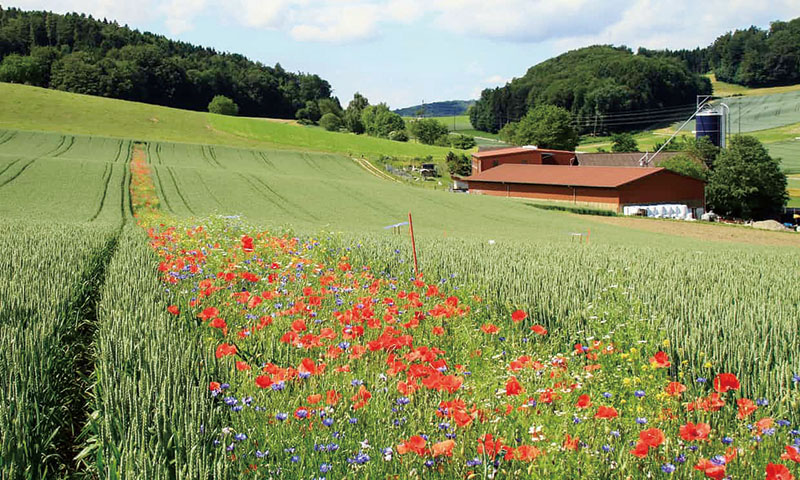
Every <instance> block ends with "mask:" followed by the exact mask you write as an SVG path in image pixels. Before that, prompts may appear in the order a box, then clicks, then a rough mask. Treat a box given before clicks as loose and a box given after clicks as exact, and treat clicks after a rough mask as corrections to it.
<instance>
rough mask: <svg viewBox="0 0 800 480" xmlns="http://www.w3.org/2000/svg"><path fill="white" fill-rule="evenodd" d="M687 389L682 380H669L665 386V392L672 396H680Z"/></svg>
mask: <svg viewBox="0 0 800 480" xmlns="http://www.w3.org/2000/svg"><path fill="white" fill-rule="evenodd" d="M685 391H686V385H684V384H682V383H680V382H669V383H668V384H667V386H666V387H665V388H664V392H666V394H667V395H669V396H670V397H678V396H680V394H682V393H683V392H685Z"/></svg>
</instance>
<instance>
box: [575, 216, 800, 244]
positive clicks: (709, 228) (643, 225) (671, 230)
mask: <svg viewBox="0 0 800 480" xmlns="http://www.w3.org/2000/svg"><path fill="white" fill-rule="evenodd" d="M583 218H591V220H592V221H593V222H598V223H605V224H608V225H616V226H619V227H626V228H633V229H636V230H644V231H647V232H655V233H665V234H668V235H679V236H682V237H691V238H697V239H701V240H711V241H718V242H735V243H744V244H749V245H766V246H779V247H800V233H791V232H770V231H766V230H757V229H754V228H751V227H746V226H739V225H725V224H713V223H700V222H685V221H681V220H657V219H648V218H633V217H599V216H593V217H585V216H584V217H583Z"/></svg>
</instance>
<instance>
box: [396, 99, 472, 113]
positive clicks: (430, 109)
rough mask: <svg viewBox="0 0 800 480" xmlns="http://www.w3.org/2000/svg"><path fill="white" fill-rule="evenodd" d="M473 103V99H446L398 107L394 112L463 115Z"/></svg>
mask: <svg viewBox="0 0 800 480" xmlns="http://www.w3.org/2000/svg"><path fill="white" fill-rule="evenodd" d="M474 104H475V100H446V101H443V102H432V103H425V104H422V105H414V106H412V107H406V108H398V109H397V110H395V111H394V113H396V114H398V115H401V116H403V117H416V116H423V117H449V116H451V115H464V114H465V113H466V112H467V109H468V108H469V107H471V106H472V105H474Z"/></svg>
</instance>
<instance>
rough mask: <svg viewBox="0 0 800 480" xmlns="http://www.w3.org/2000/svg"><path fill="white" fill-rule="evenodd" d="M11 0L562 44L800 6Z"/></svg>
mask: <svg viewBox="0 0 800 480" xmlns="http://www.w3.org/2000/svg"><path fill="white" fill-rule="evenodd" d="M14 4H15V5H14V6H19V7H21V8H28V9H47V10H54V11H57V12H67V11H79V12H84V13H88V14H91V15H93V16H95V17H99V18H103V17H106V18H109V19H115V20H117V21H119V22H120V23H141V22H152V21H156V20H160V21H162V22H163V23H164V24H165V25H166V26H167V28H168V29H169V30H170V31H171V32H172V33H175V34H177V33H181V32H184V31H186V30H189V29H191V28H193V26H194V22H195V20H196V18H197V17H198V16H200V15H215V16H217V17H220V18H227V19H230V20H233V22H234V24H237V25H241V26H244V27H248V28H268V29H278V30H282V31H285V32H288V33H289V34H290V35H291V36H292V37H293V38H294V39H296V40H299V41H309V42H310V41H313V42H337V43H341V42H350V41H357V40H365V39H370V38H374V37H377V36H379V35H380V34H381V33H382V31H383V30H385V29H386V28H387V27H389V26H391V25H392V24H398V23H401V24H411V23H415V22H416V23H421V24H423V25H425V26H428V27H430V28H432V29H439V30H444V31H446V32H450V33H455V34H461V35H469V36H470V37H473V38H475V37H482V38H487V39H493V40H496V41H506V42H524V43H540V42H552V43H554V44H555V45H556V46H557V47H563V48H573V47H577V46H583V45H587V44H592V43H614V44H626V45H628V46H631V47H634V48H635V47H637V46H646V47H649V48H666V47H668V48H683V47H694V46H701V45H707V44H709V43H710V42H711V41H713V40H714V38H716V36H717V35H719V34H721V33H723V32H725V31H727V30H730V29H733V28H746V27H748V26H749V25H751V24H754V25H761V26H765V25H767V24H768V23H769V22H770V21H771V20H776V19H788V18H793V17H796V16H800V1H798V0H768V1H755V0H706V1H705V2H703V3H699V2H697V1H696V0H694V1H692V0H671V1H667V0H559V1H553V0H228V1H225V0H167V1H166V2H164V1H158V0H139V1H137V2H129V1H115V0H18V1H16V2H14ZM454 41H458V40H457V38H454ZM498 48H502V47H498Z"/></svg>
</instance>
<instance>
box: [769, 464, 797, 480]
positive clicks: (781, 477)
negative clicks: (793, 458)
mask: <svg viewBox="0 0 800 480" xmlns="http://www.w3.org/2000/svg"><path fill="white" fill-rule="evenodd" d="M765 480H794V475H792V472H790V471H789V469H788V468H787V467H786V465H784V464H782V463H768V464H767V476H766V478H765Z"/></svg>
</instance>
